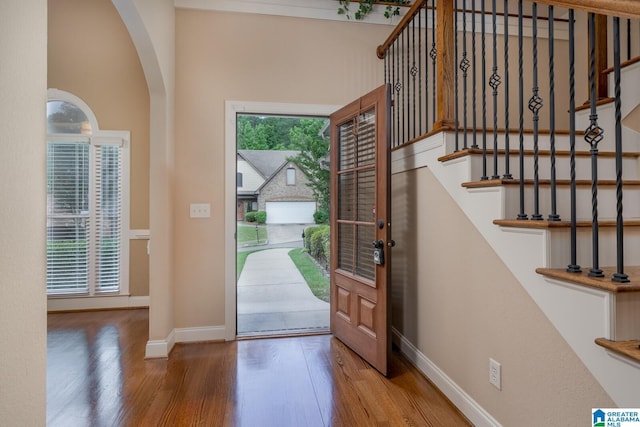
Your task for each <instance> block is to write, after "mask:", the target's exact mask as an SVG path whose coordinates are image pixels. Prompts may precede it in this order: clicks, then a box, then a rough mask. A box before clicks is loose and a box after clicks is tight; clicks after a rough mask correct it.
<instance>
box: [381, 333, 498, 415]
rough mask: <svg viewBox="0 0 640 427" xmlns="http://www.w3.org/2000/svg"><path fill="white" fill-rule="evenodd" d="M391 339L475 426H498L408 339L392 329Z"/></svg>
mask: <svg viewBox="0 0 640 427" xmlns="http://www.w3.org/2000/svg"><path fill="white" fill-rule="evenodd" d="M392 332H393V341H394V343H395V344H396V345H397V346H398V347H399V348H400V351H401V352H402V354H404V355H405V356H406V357H407V359H409V360H410V361H411V363H413V365H414V366H415V367H416V368H418V370H419V371H420V372H422V373H423V374H424V375H425V376H426V377H427V378H429V380H430V381H431V382H432V383H433V384H435V385H436V387H438V388H439V389H440V391H442V393H444V395H445V396H447V398H448V399H449V400H450V401H451V402H452V403H453V404H454V405H455V406H456V407H457V408H458V409H459V410H460V412H462V413H463V414H464V416H465V417H467V418H468V419H469V421H471V423H473V425H475V426H477V427H484V426H486V427H500V426H501V425H500V423H499V422H498V421H496V420H495V419H494V418H493V417H492V416H491V414H489V413H488V412H487V411H485V410H484V408H483V407H482V406H480V405H479V404H478V402H476V401H475V400H473V399H472V398H471V396H469V395H468V394H467V393H466V392H465V391H464V390H463V389H462V388H460V386H458V385H457V384H456V383H455V382H454V381H453V380H452V379H451V378H449V377H448V376H447V374H445V373H444V372H443V371H442V370H441V369H440V368H438V366H436V364H435V363H433V362H432V361H431V360H430V359H429V358H428V357H427V356H425V355H424V354H422V353H421V352H420V351H419V350H418V349H417V348H416V347H415V346H414V345H413V344H411V342H409V340H407V339H406V338H405V337H404V336H402V335H401V334H400V333H399V332H398V331H397V330H396V329H395V328H394V329H393V331H392Z"/></svg>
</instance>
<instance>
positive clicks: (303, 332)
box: [236, 328, 331, 341]
mask: <svg viewBox="0 0 640 427" xmlns="http://www.w3.org/2000/svg"><path fill="white" fill-rule="evenodd" d="M329 334H331V331H330V330H329V329H328V328H326V329H325V328H313V329H295V330H292V329H291V330H289V329H288V330H282V331H264V332H246V333H243V334H238V335H236V340H237V341H242V340H255V339H266V338H291V337H306V336H312V335H329Z"/></svg>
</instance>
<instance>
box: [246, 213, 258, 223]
mask: <svg viewBox="0 0 640 427" xmlns="http://www.w3.org/2000/svg"><path fill="white" fill-rule="evenodd" d="M244 220H245V221H247V222H256V212H247V213H246V214H244Z"/></svg>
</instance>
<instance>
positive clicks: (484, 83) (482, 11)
mask: <svg viewBox="0 0 640 427" xmlns="http://www.w3.org/2000/svg"><path fill="white" fill-rule="evenodd" d="M484 3H485V2H484V1H482V2H480V16H481V17H482V24H481V25H480V28H481V30H480V31H481V33H482V37H481V45H482V177H481V178H480V180H481V181H486V180H488V179H489V177H488V176H487V60H486V58H487V45H486V32H487V28H486V27H487V25H486V22H485V19H484V16H485V4H484Z"/></svg>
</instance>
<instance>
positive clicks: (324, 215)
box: [313, 211, 329, 224]
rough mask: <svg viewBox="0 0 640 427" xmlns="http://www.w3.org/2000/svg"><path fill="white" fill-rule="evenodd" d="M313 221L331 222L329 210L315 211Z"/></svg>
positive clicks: (319, 222)
mask: <svg viewBox="0 0 640 427" xmlns="http://www.w3.org/2000/svg"><path fill="white" fill-rule="evenodd" d="M313 221H314V222H315V223H316V224H328V223H329V212H327V211H315V212H314V213H313Z"/></svg>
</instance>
